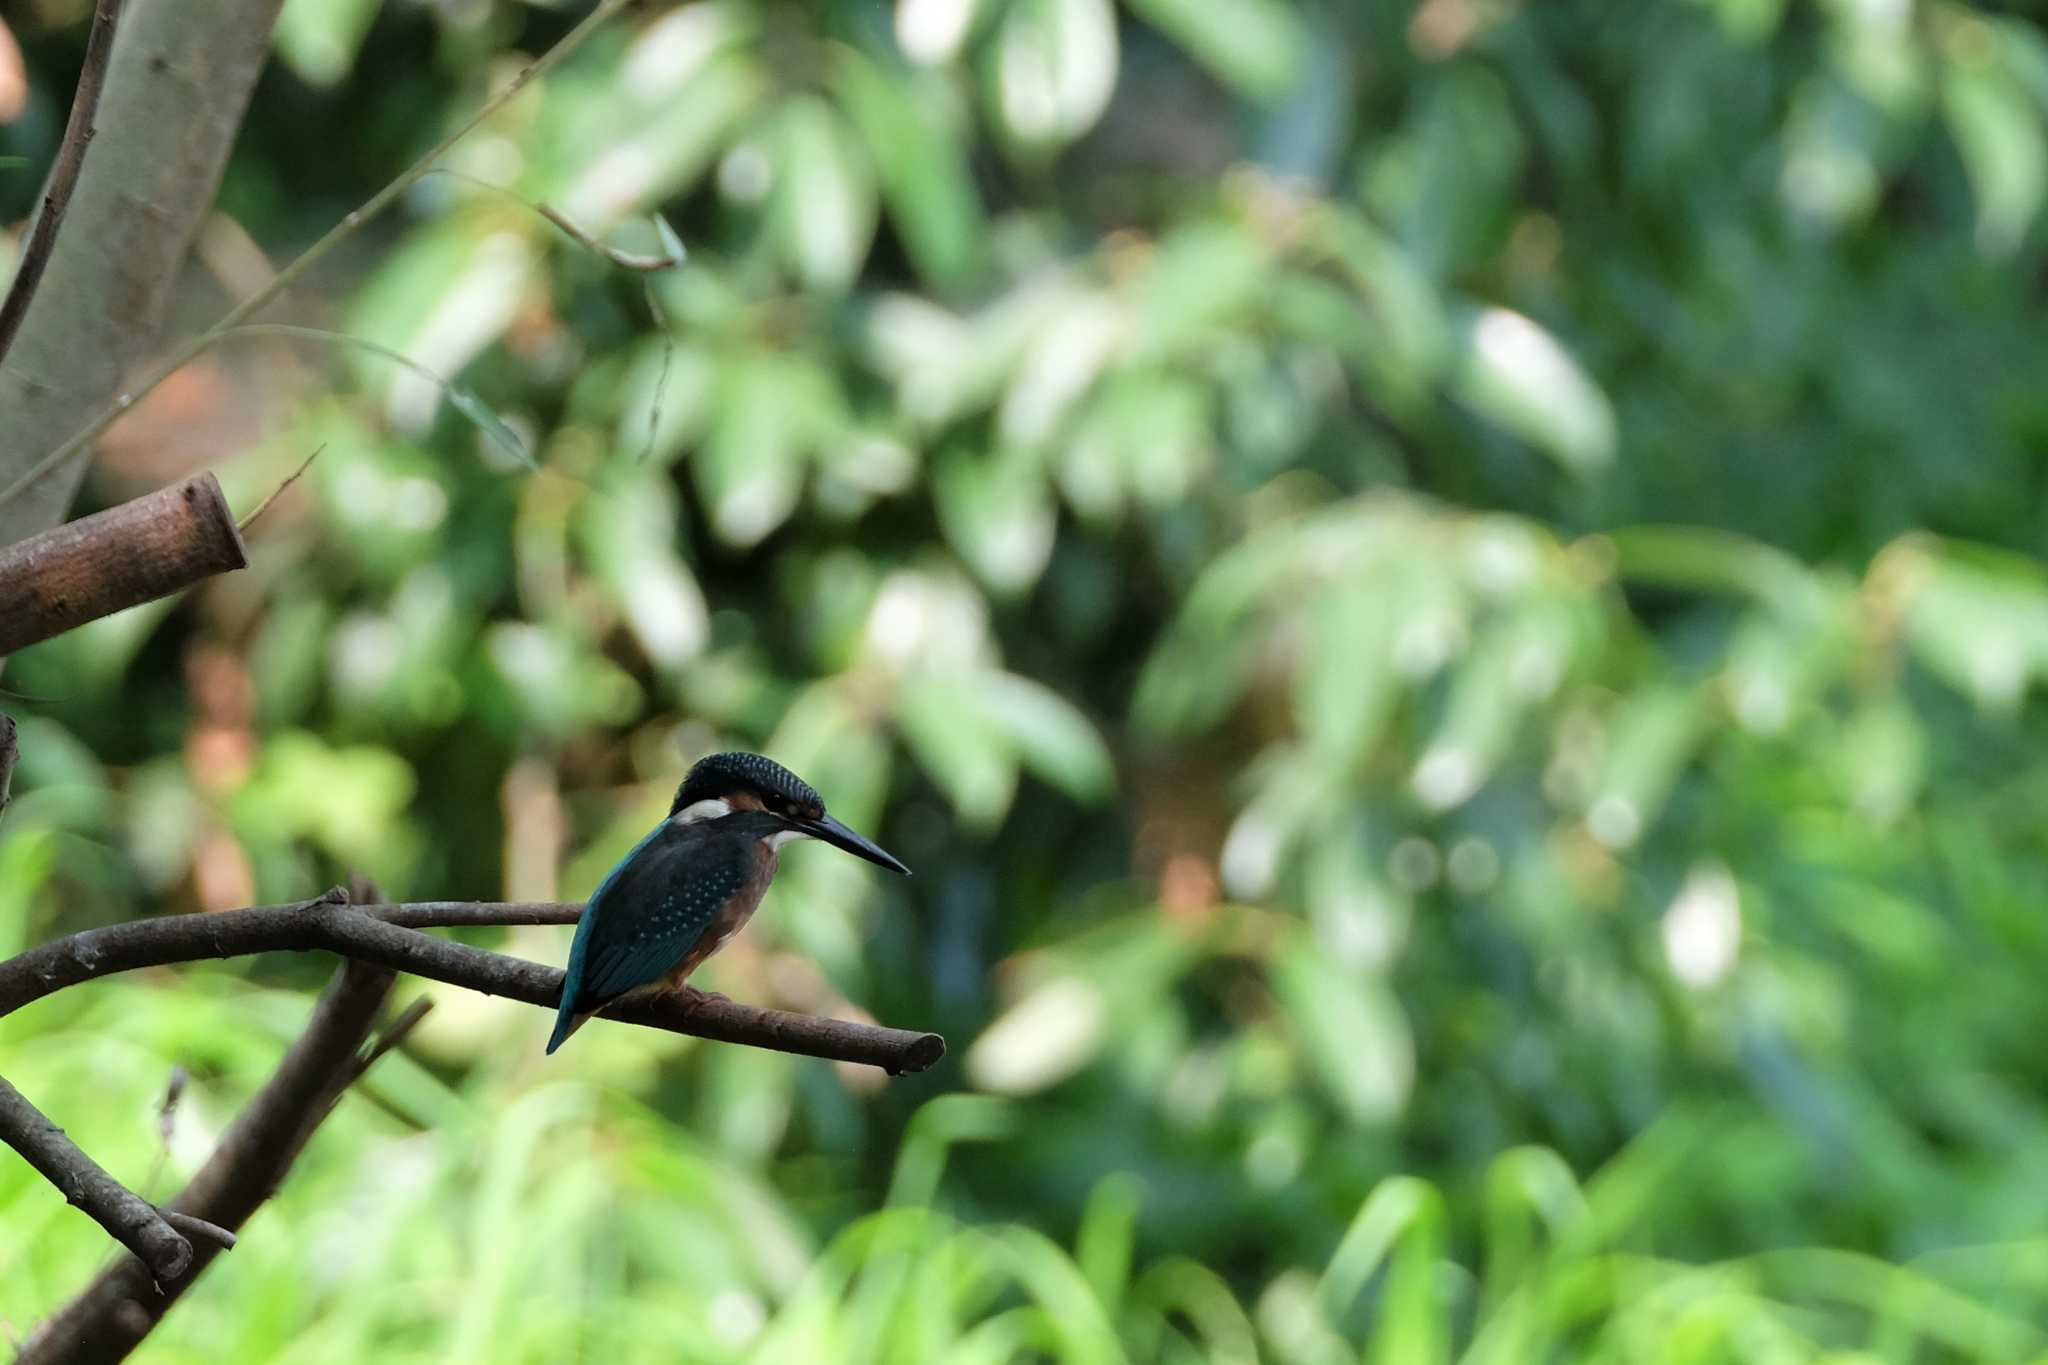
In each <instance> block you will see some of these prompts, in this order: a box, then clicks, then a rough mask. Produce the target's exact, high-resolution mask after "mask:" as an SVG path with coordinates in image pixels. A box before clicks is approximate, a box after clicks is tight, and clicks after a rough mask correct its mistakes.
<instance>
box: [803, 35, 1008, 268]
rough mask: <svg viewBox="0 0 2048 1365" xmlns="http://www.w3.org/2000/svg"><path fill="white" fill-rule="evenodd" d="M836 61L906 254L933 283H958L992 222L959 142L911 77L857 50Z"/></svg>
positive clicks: (841, 52)
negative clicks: (887, 69)
mask: <svg viewBox="0 0 2048 1365" xmlns="http://www.w3.org/2000/svg"><path fill="white" fill-rule="evenodd" d="M833 57H834V68H833V72H834V76H835V78H836V83H837V88H838V91H839V95H840V98H841V99H842V100H843V101H844V102H845V105H846V111H847V113H848V114H849V115H850V116H851V117H852V119H853V121H854V124H855V126H856V127H858V128H859V129H860V134H861V137H862V138H863V139H864V140H865V141H866V143H867V151H868V154H869V156H870V157H872V158H873V161H874V165H875V169H876V172H877V174H878V175H879V177H880V179H881V185H882V196H883V198H884V200H885V201H886V202H887V204H888V206H889V216H890V218H891V220H892V221H893V222H894V223H895V225H896V230H897V231H898V232H900V233H902V235H903V241H904V247H905V249H906V250H908V251H909V252H910V255H911V257H912V259H913V260H915V261H916V262H917V266H918V269H919V271H920V272H922V273H923V275H924V276H925V278H926V279H928V280H930V281H931V282H932V283H933V284H935V285H937V286H939V287H941V288H951V287H954V286H957V285H959V284H960V283H962V282H963V280H964V279H965V278H966V276H967V274H968V272H969V271H970V270H971V269H972V268H973V266H974V263H975V259H976V257H977V256H978V255H979V254H980V252H981V250H982V241H983V235H984V233H985V232H986V223H985V220H984V216H983V214H982V209H981V200H980V197H979V195H978V194H977V193H976V191H975V187H974V182H973V179H972V177H971V176H970V174H969V168H968V164H967V158H966V155H965V154H964V152H963V150H962V148H961V146H960V143H959V140H958V138H957V136H956V135H955V134H954V133H953V132H952V130H951V129H949V128H948V127H947V126H946V120H945V119H944V118H942V117H940V116H938V115H937V113H936V111H935V110H934V109H933V108H932V101H931V100H929V99H921V98H920V97H919V93H918V86H917V84H916V82H915V81H914V80H913V79H912V78H911V77H910V76H909V74H908V73H904V72H894V73H885V72H883V71H882V70H881V69H880V68H879V67H877V66H876V64H875V63H873V62H871V61H869V60H868V59H867V58H866V57H864V56H862V55H861V54H860V53H858V52H855V51H854V50H853V49H851V48H844V47H842V48H839V49H837V50H836V51H835V52H834V54H833Z"/></svg>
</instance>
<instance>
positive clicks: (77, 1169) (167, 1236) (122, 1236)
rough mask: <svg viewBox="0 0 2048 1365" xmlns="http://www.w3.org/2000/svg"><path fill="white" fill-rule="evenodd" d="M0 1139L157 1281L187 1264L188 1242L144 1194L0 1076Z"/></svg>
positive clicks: (189, 1260)
mask: <svg viewBox="0 0 2048 1365" xmlns="http://www.w3.org/2000/svg"><path fill="white" fill-rule="evenodd" d="M0 1139H4V1140H5V1141H6V1143H7V1145H8V1146H10V1147H12V1148H13V1149H14V1150H15V1151H17V1152H20V1153H21V1155H22V1157H23V1158H24V1159H26V1160H27V1162H28V1164H29V1165H31V1166H33V1167H35V1168H36V1171H37V1173H38V1174H40V1175H41V1176H42V1177H43V1179H45V1180H47V1181H49V1182H50V1183H51V1184H52V1185H55V1186H56V1187H57V1188H58V1189H59V1190H61V1191H63V1193H64V1197H65V1198H66V1199H67V1200H69V1201H70V1202H71V1204H72V1205H73V1206H74V1207H76V1208H79V1209H82V1210H84V1211H85V1212H86V1213H88V1214H90V1215H91V1216H92V1219H93V1221H94V1222H96V1223H98V1224H99V1225H100V1226H101V1227H103V1228H105V1229H106V1230H107V1231H108V1232H109V1233H111V1234H112V1235H113V1236H114V1238H115V1240H117V1241H119V1242H120V1243H121V1245H122V1246H125V1247H127V1248H128V1250H130V1251H132V1252H134V1253H135V1255H136V1256H137V1257H138V1258H139V1259H138V1260H137V1262H136V1264H137V1265H139V1266H143V1267H146V1268H147V1270H148V1272H149V1273H150V1274H151V1275H154V1276H155V1277H156V1278H157V1279H158V1280H159V1281H164V1280H172V1279H175V1278H177V1277H178V1276H180V1275H182V1274H184V1273H185V1271H186V1269H187V1267H189V1266H190V1265H191V1264H192V1244H191V1243H190V1242H188V1241H186V1240H185V1237H184V1234H182V1233H180V1232H179V1231H178V1230H177V1229H176V1228H174V1227H172V1226H171V1225H170V1224H169V1223H168V1222H166V1221H165V1220H164V1218H163V1215H161V1214H159V1213H158V1212H157V1211H156V1208H155V1206H154V1205H152V1204H151V1203H150V1202H149V1201H148V1200H147V1199H144V1198H143V1197H142V1196H141V1195H139V1194H136V1193H134V1192H133V1191H131V1190H130V1189H129V1188H128V1187H127V1186H126V1185H123V1184H122V1183H121V1182H120V1181H118V1180H116V1179H114V1177H112V1176H111V1175H108V1174H107V1173H106V1171H105V1170H104V1169H103V1168H102V1167H101V1166H100V1164H99V1163H98V1162H96V1161H94V1160H93V1159H92V1158H91V1157H89V1156H87V1155H86V1154H85V1153H84V1152H83V1151H81V1150H79V1147H78V1144H77V1143H75V1142H73V1141H72V1140H71V1139H70V1138H69V1137H67V1136H66V1135H65V1133H64V1130H63V1129H62V1128H59V1127H58V1126H57V1125H56V1124H54V1123H52V1122H50V1120H49V1119H47V1118H45V1117H44V1116H43V1114H42V1113H41V1112H40V1111H39V1110H38V1109H37V1108H36V1107H35V1106H34V1105H33V1104H30V1103H29V1102H28V1097H27V1096H25V1095H23V1094H22V1093H21V1092H20V1091H19V1090H16V1089H15V1088H14V1087H13V1086H11V1085H9V1084H8V1083H7V1081H6V1079H5V1078H0Z"/></svg>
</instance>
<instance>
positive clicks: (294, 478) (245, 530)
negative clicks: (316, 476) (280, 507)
mask: <svg viewBox="0 0 2048 1365" xmlns="http://www.w3.org/2000/svg"><path fill="white" fill-rule="evenodd" d="M325 449H327V446H326V443H325V442H323V443H321V444H320V445H317V446H314V447H313V453H312V454H311V455H308V456H307V457H306V458H305V459H304V460H301V461H300V462H299V467H298V468H297V469H294V470H293V471H292V472H291V473H290V474H287V475H286V476H285V480H284V482H283V483H281V484H279V485H278V486H277V487H275V488H273V489H271V490H270V496H269V497H267V498H265V499H264V500H263V501H262V502H259V503H257V504H256V510H255V511H253V512H251V513H250V514H249V515H248V516H246V517H243V518H242V519H241V520H240V521H238V522H236V523H235V529H236V530H237V531H239V532H241V533H242V534H243V535H245V536H246V535H248V534H249V528H250V527H251V526H253V525H254V524H255V522H256V518H258V517H260V516H262V515H263V514H264V513H265V512H268V511H269V510H270V504H272V503H273V502H276V501H277V500H278V498H279V497H281V496H283V494H284V490H285V489H287V488H290V487H291V486H292V485H293V484H295V483H297V482H298V481H299V480H300V479H301V478H302V477H304V475H305V473H306V471H307V470H309V469H311V468H312V467H313V461H315V460H317V459H319V458H320V452H321V451H323V450H325Z"/></svg>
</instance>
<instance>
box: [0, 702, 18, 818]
mask: <svg viewBox="0 0 2048 1365" xmlns="http://www.w3.org/2000/svg"><path fill="white" fill-rule="evenodd" d="M14 733H15V729H14V717H12V716H8V715H0V815H5V814H6V813H7V803H8V802H9V801H11V800H13V799H14V798H13V794H12V789H13V786H14V761H15V760H16V759H17V758H20V757H21V747H20V745H19V743H18V742H17V741H16V740H15V738H14Z"/></svg>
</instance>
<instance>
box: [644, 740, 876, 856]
mask: <svg viewBox="0 0 2048 1365" xmlns="http://www.w3.org/2000/svg"><path fill="white" fill-rule="evenodd" d="M742 811H763V812H766V813H767V814H768V815H769V816H770V817H772V818H773V819H774V821H775V822H776V823H777V825H778V826H779V828H777V829H776V830H775V831H774V832H773V833H771V834H770V835H769V836H768V838H769V839H770V840H771V841H772V842H775V843H778V844H780V843H782V842H785V841H786V840H789V839H822V840H824V841H825V842H826V843H828V844H832V845H835V846H837V847H839V848H843V849H845V850H846V851H847V852H848V853H851V854H853V855H854V856H855V857H858V858H865V859H867V860H868V861H869V862H871V863H875V864H877V865H879V866H881V867H886V868H888V869H889V870H890V871H891V872H901V873H903V874H905V875H906V876H907V875H909V872H910V869H909V868H907V867H905V866H904V865H903V864H902V862H901V861H899V860H898V859H897V858H896V857H895V856H894V855H892V854H890V853H887V852H885V851H884V850H883V849H882V848H881V847H879V846H878V845H876V844H875V843H874V842H872V841H871V840H869V839H867V838H865V837H863V836H861V835H859V834H856V833H854V832H853V831H852V830H851V829H848V828H847V827H846V826H845V825H843V824H841V823H840V822H839V821H837V820H835V819H833V818H832V817H831V816H829V815H827V814H826V813H825V802H824V799H823V798H822V797H820V796H819V795H818V793H817V790H816V788H814V787H812V786H811V784H810V783H808V782H806V781H804V780H803V779H802V778H801V777H798V776H797V775H796V774H795V773H793V772H791V771H790V770H789V769H787V768H785V767H783V766H782V765H781V764H780V763H777V762H775V761H774V760H773V759H768V758H763V757H761V755H759V754H740V753H732V754H713V755H711V756H710V757H709V758H701V759H698V760H697V762H696V763H695V765H693V766H692V767H691V769H690V772H689V775H688V776H687V777H685V778H684V779H683V785H682V786H680V787H678V788H676V799H675V800H674V801H673V802H672V803H671V804H670V805H669V808H668V814H669V818H670V819H671V820H678V821H681V822H682V823H684V824H690V823H692V822H694V821H697V820H720V819H724V818H725V817H726V816H729V815H734V814H737V813H739V812H742Z"/></svg>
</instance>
